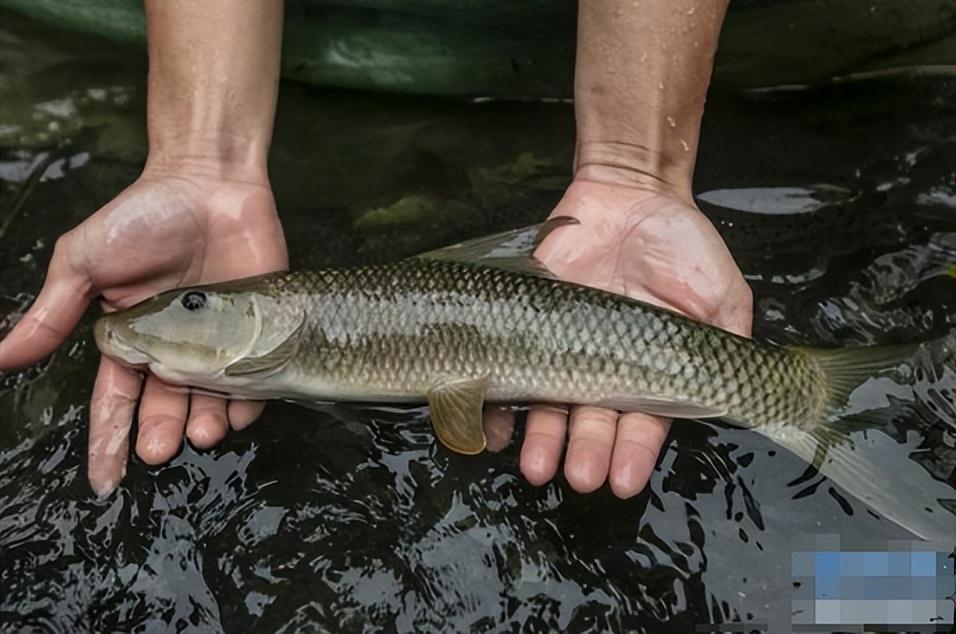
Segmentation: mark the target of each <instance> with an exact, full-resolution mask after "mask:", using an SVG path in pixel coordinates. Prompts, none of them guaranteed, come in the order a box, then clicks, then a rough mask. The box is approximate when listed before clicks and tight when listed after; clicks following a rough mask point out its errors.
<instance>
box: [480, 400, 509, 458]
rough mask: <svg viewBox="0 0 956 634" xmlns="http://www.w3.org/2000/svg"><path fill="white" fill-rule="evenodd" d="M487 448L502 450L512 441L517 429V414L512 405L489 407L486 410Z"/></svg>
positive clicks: (484, 421) (484, 420) (489, 449)
mask: <svg viewBox="0 0 956 634" xmlns="http://www.w3.org/2000/svg"><path fill="white" fill-rule="evenodd" d="M483 423H484V428H485V442H486V446H485V449H487V450H488V451H491V452H499V451H502V450H503V449H504V448H505V447H507V446H508V445H509V444H510V443H511V436H512V434H513V433H514V430H515V415H514V412H512V411H511V408H510V407H488V408H486V409H485V411H484V415H483Z"/></svg>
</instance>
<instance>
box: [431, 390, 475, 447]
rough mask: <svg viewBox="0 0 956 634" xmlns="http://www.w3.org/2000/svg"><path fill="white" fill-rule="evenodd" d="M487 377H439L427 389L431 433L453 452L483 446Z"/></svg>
mask: <svg viewBox="0 0 956 634" xmlns="http://www.w3.org/2000/svg"><path fill="white" fill-rule="evenodd" d="M487 387H488V377H482V378H480V379H456V380H451V381H443V382H441V383H439V384H437V385H435V387H433V388H432V389H431V390H429V391H428V408H429V410H430V411H431V418H432V426H433V427H434V428H435V435H436V436H438V440H440V441H441V443H442V444H443V445H445V446H446V447H448V448H449V449H451V450H452V451H454V452H456V453H461V454H466V455H474V454H477V453H481V452H482V451H483V450H484V448H485V432H484V429H483V427H482V415H481V411H482V407H483V406H484V402H485V389H486V388H487Z"/></svg>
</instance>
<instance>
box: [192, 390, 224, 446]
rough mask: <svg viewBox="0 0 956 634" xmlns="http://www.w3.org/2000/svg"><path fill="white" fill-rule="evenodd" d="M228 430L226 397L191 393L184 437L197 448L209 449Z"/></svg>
mask: <svg viewBox="0 0 956 634" xmlns="http://www.w3.org/2000/svg"><path fill="white" fill-rule="evenodd" d="M227 431H229V421H228V420H227V419H226V399H224V398H219V397H218V396H207V395H205V394H193V395H192V396H191V397H190V399H189V419H188V420H187V421H186V437H187V438H189V442H191V443H192V444H193V445H194V446H195V447H197V448H198V449H209V448H210V447H212V446H214V445H215V444H217V443H218V442H220V441H221V440H222V439H223V438H225V437H226V432H227Z"/></svg>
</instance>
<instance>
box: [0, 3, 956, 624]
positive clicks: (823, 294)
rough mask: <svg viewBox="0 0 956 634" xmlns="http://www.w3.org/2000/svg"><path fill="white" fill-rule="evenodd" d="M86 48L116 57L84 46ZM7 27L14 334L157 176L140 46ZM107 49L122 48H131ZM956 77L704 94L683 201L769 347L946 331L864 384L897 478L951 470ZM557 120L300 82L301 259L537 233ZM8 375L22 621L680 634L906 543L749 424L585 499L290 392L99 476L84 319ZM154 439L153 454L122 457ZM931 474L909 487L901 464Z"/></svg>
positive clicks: (6, 263)
mask: <svg viewBox="0 0 956 634" xmlns="http://www.w3.org/2000/svg"><path fill="white" fill-rule="evenodd" d="M94 43H95V44H96V45H94ZM98 44H99V43H98V42H97V41H95V40H90V39H87V38H81V37H78V36H76V37H74V36H70V35H69V34H64V33H59V32H54V31H49V30H46V29H41V28H39V27H37V26H35V25H32V24H30V23H28V22H26V21H24V20H21V19H19V18H14V17H13V16H5V19H4V23H3V25H2V27H0V104H2V106H0V112H2V115H0V271H2V276H0V327H2V328H3V330H4V331H5V329H6V328H9V326H10V325H11V324H12V323H13V322H14V321H15V320H16V319H17V318H18V317H19V316H20V315H21V314H22V311H23V310H24V309H25V308H26V307H27V306H28V305H29V303H30V302H31V301H32V299H33V297H34V294H35V293H36V292H37V291H38V290H39V288H40V285H41V282H42V279H43V274H44V270H45V265H46V262H47V261H48V259H49V257H50V253H51V249H52V246H53V242H54V240H55V238H56V236H57V235H59V234H60V233H61V232H63V231H65V230H67V229H69V228H70V227H71V226H73V225H75V224H76V223H78V222H80V221H81V220H82V219H83V218H84V217H86V216H87V215H88V214H90V213H91V212H92V211H94V210H95V209H96V208H97V207H98V206H99V205H101V204H103V203H105V202H106V201H108V200H109V199H110V198H111V197H112V196H113V195H114V194H115V193H116V192H118V191H119V190H121V189H122V188H123V187H124V186H126V185H127V184H129V183H130V182H131V181H132V180H133V179H134V178H135V177H136V175H137V173H138V169H139V168H140V166H141V164H142V161H143V158H144V153H145V139H144V135H143V132H142V126H143V106H144V75H143V71H144V68H145V60H144V59H143V57H142V55H141V53H139V52H137V51H134V50H130V51H119V52H117V49H115V48H109V49H108V50H106V49H102V50H101V49H99V48H98ZM111 46H112V45H111ZM954 104H956V84H954V83H953V81H952V80H946V79H943V78H939V77H936V78H934V77H925V76H924V77H920V78H919V79H906V78H905V77H897V78H888V79H882V80H874V81H869V82H859V83H850V84H846V85H839V86H834V87H831V88H824V89H819V90H815V91H812V92H801V93H793V94H790V93H788V94H784V95H780V96H775V95H770V96H767V95H764V96H762V97H761V98H760V99H750V100H748V99H742V98H739V97H731V96H727V95H721V94H714V95H712V96H711V99H710V102H709V105H708V111H707V115H706V119H705V123H704V134H703V141H702V144H701V148H702V149H701V157H700V161H699V164H698V171H697V175H696V182H695V191H696V192H697V193H698V194H699V196H700V201H701V205H702V208H703V209H704V211H705V212H706V213H708V214H709V215H710V216H711V217H712V219H714V221H715V223H716V224H717V225H718V227H719V228H720V230H721V232H722V233H723V235H724V236H725V238H726V239H727V241H728V243H729V244H730V247H731V250H732V251H733V252H734V254H735V257H737V259H738V262H739V264H740V266H741V268H742V269H743V271H744V273H745V274H746V276H747V278H748V280H749V281H750V282H751V284H752V286H753V288H754V291H755V296H756V316H755V319H756V324H755V333H756V334H757V335H758V336H760V337H763V338H765V339H770V340H773V341H776V342H778V343H785V344H802V345H827V346H847V345H856V344H869V343H878V342H902V341H914V342H926V345H924V346H923V347H922V348H921V350H920V352H919V355H921V357H920V359H921V363H920V364H918V366H915V367H914V369H912V371H911V372H910V373H909V374H907V373H906V372H905V371H904V370H901V371H900V372H897V373H895V374H890V375H887V376H885V377H882V378H881V379H880V380H878V381H873V382H871V383H870V384H868V385H867V386H866V389H864V390H863V391H862V392H861V393H860V394H859V395H858V398H859V399H862V403H863V406H866V407H869V408H877V409H878V410H879V412H880V420H881V421H882V425H881V426H880V428H879V429H876V430H870V431H869V432H868V433H870V434H876V435H878V437H879V438H880V439H882V441H881V442H882V443H883V446H884V448H885V449H886V451H885V454H884V455H885V456H887V457H888V458H887V460H888V462H887V464H886V471H887V473H886V477H887V478H893V477H896V475H897V474H898V473H903V472H908V473H916V474H917V475H918V476H919V477H925V478H929V479H935V480H937V481H939V482H948V483H951V484H952V483H954V478H956V399H954V391H953V390H954V386H956V369H954V366H953V363H952V357H951V356H947V354H949V351H951V350H952V349H953V347H954V345H953V344H954V342H953V340H952V337H950V338H949V339H947V338H946V337H947V336H948V333H950V332H951V331H953V329H954V328H956V280H954V279H953V277H952V268H951V267H952V265H953V264H956V259H954V258H953V253H956V249H954V250H953V251H949V250H948V249H951V248H954V247H956V105H954ZM572 142H573V115H572V112H571V109H570V107H569V106H567V105H562V104H528V103H480V104H476V103H461V102H457V101H441V100H425V99H416V98H411V97H403V98H396V97H388V96H384V95H376V94H361V93H343V92H329V91H320V90H316V89H312V88H308V87H302V86H296V85H285V86H283V91H282V95H281V99H280V105H279V114H278V121H277V129H276V140H275V147H274V150H273V155H272V164H271V169H272V178H273V184H274V187H275V191H276V196H277V199H278V203H279V207H280V213H281V215H282V218H283V222H284V223H285V226H286V231H287V235H288V236H289V238H290V251H291V255H292V260H293V266H295V267H300V268H303V267H319V266H338V265H348V264H353V263H357V262H371V261H384V260H387V259H394V258H398V257H402V256H405V255H409V254H412V253H415V252H417V251H422V250H426V249H429V248H433V247H436V246H439V245H441V244H445V243H449V242H452V241H457V240H460V239H465V238H468V237H472V236H477V235H481V234H483V233H487V232H490V231H495V230H500V229H502V228H504V227H508V226H517V225H521V224H525V223H528V222H533V221H535V220H537V219H540V218H544V217H545V216H546V215H547V213H548V211H549V210H550V207H549V206H550V205H553V204H554V202H556V201H557V200H558V198H559V197H560V195H561V193H562V187H564V186H565V185H566V183H567V177H568V168H567V165H568V163H569V160H570V157H571V154H572ZM94 313H95V311H91V314H90V315H89V316H88V317H87V318H86V319H85V320H84V321H83V323H82V325H81V327H80V328H79V329H78V330H77V332H76V333H75V335H74V336H73V337H72V338H71V340H70V342H69V343H68V344H67V345H65V346H64V347H63V348H62V349H61V350H60V351H58V352H57V353H56V354H55V355H54V356H53V357H52V358H51V359H50V360H49V361H47V362H45V363H42V364H40V365H39V366H37V367H33V368H30V369H27V370H24V371H22V372H18V373H10V374H7V375H3V376H2V378H0V419H2V421H3V423H2V424H0V557H2V569H0V623H2V626H3V628H4V629H5V630H9V631H34V630H36V631H60V632H105V631H118V630H122V631H129V630H134V629H135V630H137V631H147V632H153V631H166V630H167V628H168V629H175V630H177V631H186V630H189V631H219V630H224V631H283V632H299V631H363V630H371V631H380V630H392V631H394V630H398V631H411V630H416V631H431V630H443V631H516V630H517V629H519V628H521V627H524V628H528V629H532V630H541V631H544V630H555V629H560V630H567V631H607V630H609V629H612V630H616V631H617V630H625V629H626V630H631V631H646V632H662V631H674V632H688V631H692V629H693V627H694V626H695V625H696V624H698V623H726V622H734V621H739V622H744V623H769V624H770V625H771V628H772V630H771V631H785V630H786V629H787V627H788V626H787V623H789V618H790V606H789V596H790V592H791V590H792V586H791V583H790V579H789V565H790V551H791V547H792V544H793V543H794V542H795V540H800V539H805V538H806V536H808V535H811V536H812V535H815V534H823V533H839V534H840V535H841V537H842V539H843V540H844V541H845V542H846V543H864V542H873V543H880V542H881V541H882V543H884V544H885V543H886V540H887V539H893V538H897V539H898V538H907V537H908V535H907V533H906V532H905V531H903V530H902V529H900V528H899V527H897V526H895V525H893V524H892V523H890V522H888V521H886V520H883V519H881V518H879V517H878V516H877V515H875V514H873V513H871V512H869V511H868V510H867V509H866V507H865V506H864V505H862V504H861V503H860V502H858V501H856V500H854V499H853V498H852V497H851V496H850V495H849V494H847V492H846V491H844V490H842V489H840V488H839V487H837V486H835V485H833V484H831V483H830V482H829V481H827V480H826V479H824V478H821V477H820V476H818V475H816V474H814V473H813V472H812V471H810V472H807V468H806V465H805V463H803V462H802V461H801V460H799V459H798V458H796V457H794V456H792V455H790V454H789V453H788V452H786V451H783V450H779V449H778V448H776V447H775V446H774V445H773V444H772V443H771V442H770V441H768V440H766V439H765V438H763V437H761V436H759V435H757V434H754V433H752V432H748V431H742V430H734V429H728V428H724V427H721V426H718V425H704V424H700V423H691V422H686V423H685V422H681V423H678V424H675V426H674V431H673V433H672V436H671V440H670V442H669V444H668V445H667V449H666V451H665V452H664V453H663V455H662V458H661V460H660V464H659V465H658V467H657V469H656V471H655V473H654V475H653V478H652V479H651V482H650V485H649V487H648V489H647V491H645V493H644V494H642V495H640V496H638V497H636V498H634V499H632V500H628V501H620V500H617V499H615V498H614V497H613V496H612V495H611V494H610V493H609V491H608V490H607V489H606V488H605V489H602V490H600V491H598V492H597V493H594V494H592V495H578V494H576V493H574V492H573V491H571V490H570V488H569V487H568V486H567V484H566V483H565V482H564V481H563V480H562V479H561V478H560V477H559V478H558V479H557V480H556V481H554V482H553V483H551V484H549V485H547V486H545V487H542V488H534V487H531V486H529V485H528V484H527V483H525V482H524V481H523V479H522V477H521V475H520V472H519V469H518V452H519V447H520V441H521V437H520V434H521V425H519V430H518V436H517V437H516V439H515V442H514V443H513V444H512V445H511V447H509V448H508V449H507V450H506V451H504V452H502V453H500V454H485V455H482V456H477V457H473V458H466V457H462V456H457V455H453V454H450V453H448V452H447V451H445V450H444V449H442V448H440V447H439V446H438V444H437V443H436V441H435V439H434V438H433V436H432V434H431V431H430V425H429V424H428V421H427V418H426V415H425V412H423V411H420V410H413V411H411V412H408V411H394V412H391V411H382V410H368V409H362V408H354V407H348V408H347V407H342V408H337V409H335V410H333V411H332V412H331V413H329V412H324V413H320V412H316V411H312V410H307V409H302V408H298V407H295V406H292V405H285V404H273V405H270V406H269V408H268V409H267V411H266V413H265V415H264V416H263V417H262V418H261V420H260V421H259V422H257V423H256V424H255V425H254V426H252V427H251V428H250V429H249V430H247V431H245V432H242V433H233V434H230V436H229V437H228V438H227V439H226V440H225V441H224V442H223V443H222V444H221V445H220V446H219V447H217V448H215V449H213V450H211V451H202V452H200V451H196V450H194V449H192V448H190V447H188V446H187V447H185V448H184V449H183V451H182V453H181V454H180V455H179V456H177V457H176V458H175V459H174V460H173V461H172V462H171V463H170V464H168V465H164V466H161V467H150V466H148V465H145V464H143V463H142V462H141V461H139V460H138V459H137V458H135V457H131V460H130V466H129V473H128V476H127V478H126V480H125V481H124V482H123V485H122V486H121V487H120V489H119V490H118V491H117V492H116V493H115V494H113V495H111V496H109V497H107V498H105V499H102V500H98V499H96V497H95V496H94V495H93V494H92V492H91V491H90V489H89V486H88V484H87V482H86V476H85V471H86V459H85V452H86V425H87V413H88V406H87V401H88V398H89V394H90V387H91V383H92V378H93V375H94V369H95V363H96V357H97V355H96V350H95V347H94V346H93V343H92V338H91V333H90V323H91V321H92V319H93V317H95V314H94ZM133 443H135V438H134V439H133ZM913 467H915V470H914V469H913Z"/></svg>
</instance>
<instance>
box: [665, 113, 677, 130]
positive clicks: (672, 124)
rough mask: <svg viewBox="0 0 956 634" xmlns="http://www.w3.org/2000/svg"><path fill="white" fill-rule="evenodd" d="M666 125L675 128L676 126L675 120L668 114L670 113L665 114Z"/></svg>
mask: <svg viewBox="0 0 956 634" xmlns="http://www.w3.org/2000/svg"><path fill="white" fill-rule="evenodd" d="M667 125H669V126H670V127H672V128H676V127H677V122H676V121H674V117H672V116H670V115H667Z"/></svg>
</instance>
